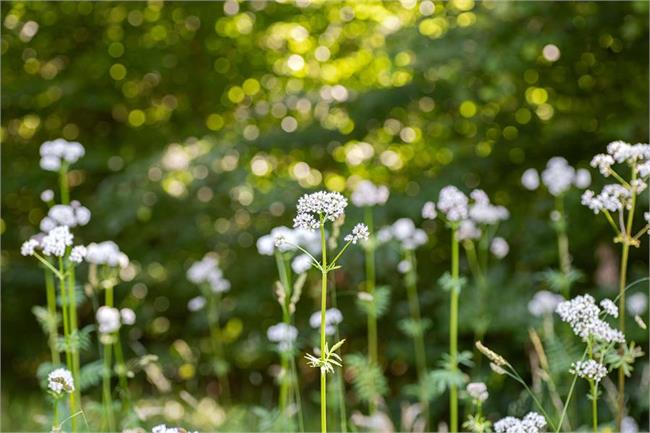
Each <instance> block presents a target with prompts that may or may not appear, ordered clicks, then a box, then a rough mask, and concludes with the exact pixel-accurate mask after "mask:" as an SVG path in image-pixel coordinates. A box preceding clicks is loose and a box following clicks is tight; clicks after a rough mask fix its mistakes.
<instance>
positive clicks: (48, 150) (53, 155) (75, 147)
mask: <svg viewBox="0 0 650 433" xmlns="http://www.w3.org/2000/svg"><path fill="white" fill-rule="evenodd" d="M39 152H40V155H41V162H40V165H41V168H42V169H43V170H47V171H58V170H59V169H60V168H61V166H62V164H63V162H66V163H68V164H73V163H75V162H77V161H78V160H79V158H81V157H82V156H84V154H85V150H84V147H83V146H82V145H81V144H80V143H77V142H75V141H73V142H70V141H66V140H64V139H62V138H59V139H56V140H52V141H46V142H44V143H43V144H41V148H40V151H39Z"/></svg>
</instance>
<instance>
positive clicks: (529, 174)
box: [521, 168, 539, 191]
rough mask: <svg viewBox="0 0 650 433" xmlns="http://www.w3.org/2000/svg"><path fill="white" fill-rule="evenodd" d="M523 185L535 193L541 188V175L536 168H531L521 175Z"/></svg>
mask: <svg viewBox="0 0 650 433" xmlns="http://www.w3.org/2000/svg"><path fill="white" fill-rule="evenodd" d="M521 184H522V185H523V186H524V188H526V189H528V190H530V191H534V190H536V189H537V188H539V173H538V172H537V170H535V169H534V168H529V169H528V170H526V171H524V174H522V175H521Z"/></svg>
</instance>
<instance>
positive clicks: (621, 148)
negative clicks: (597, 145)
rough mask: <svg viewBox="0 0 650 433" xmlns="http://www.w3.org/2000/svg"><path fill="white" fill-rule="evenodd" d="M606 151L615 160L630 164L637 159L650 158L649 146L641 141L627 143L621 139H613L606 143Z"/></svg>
mask: <svg viewBox="0 0 650 433" xmlns="http://www.w3.org/2000/svg"><path fill="white" fill-rule="evenodd" d="M607 153H608V154H610V155H611V156H612V157H613V158H614V159H615V160H616V162H618V163H619V164H620V163H623V162H626V163H628V164H632V163H634V162H637V161H639V160H643V159H649V158H650V146H648V145H647V144H643V143H638V144H629V143H626V142H624V141H621V140H617V141H613V142H611V143H609V144H608V145H607Z"/></svg>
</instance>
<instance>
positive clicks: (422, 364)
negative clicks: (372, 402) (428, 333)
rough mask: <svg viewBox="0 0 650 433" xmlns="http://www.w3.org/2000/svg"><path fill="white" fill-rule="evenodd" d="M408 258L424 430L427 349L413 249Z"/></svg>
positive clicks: (408, 288)
mask: <svg viewBox="0 0 650 433" xmlns="http://www.w3.org/2000/svg"><path fill="white" fill-rule="evenodd" d="M404 253H405V256H406V260H408V261H409V262H410V264H411V268H410V269H409V271H408V273H407V274H406V278H405V280H406V293H407V296H408V300H409V309H410V313H411V319H412V320H413V322H414V323H416V324H417V329H418V333H417V334H416V335H414V336H413V344H414V346H415V364H416V368H417V374H418V381H419V382H420V405H421V406H422V417H423V418H424V420H425V426H424V430H425V431H426V426H427V425H428V424H429V401H428V399H427V398H426V383H425V378H426V369H427V361H426V351H425V348H424V328H423V326H422V317H421V315H420V300H419V297H418V289H417V270H416V267H417V263H416V259H415V254H414V252H413V251H411V250H406V251H405V252H404Z"/></svg>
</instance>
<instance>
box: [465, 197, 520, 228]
mask: <svg viewBox="0 0 650 433" xmlns="http://www.w3.org/2000/svg"><path fill="white" fill-rule="evenodd" d="M470 197H471V198H472V200H473V201H474V202H473V203H472V204H471V205H470V207H469V217H470V219H472V220H473V221H474V222H476V223H477V224H489V225H493V224H497V223H498V222H500V221H505V220H507V219H508V217H509V216H510V212H508V209H506V208H505V207H503V206H495V205H493V204H492V203H490V199H489V198H488V196H487V194H486V193H485V191H483V190H482V189H475V190H474V191H472V192H471V193H470Z"/></svg>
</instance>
